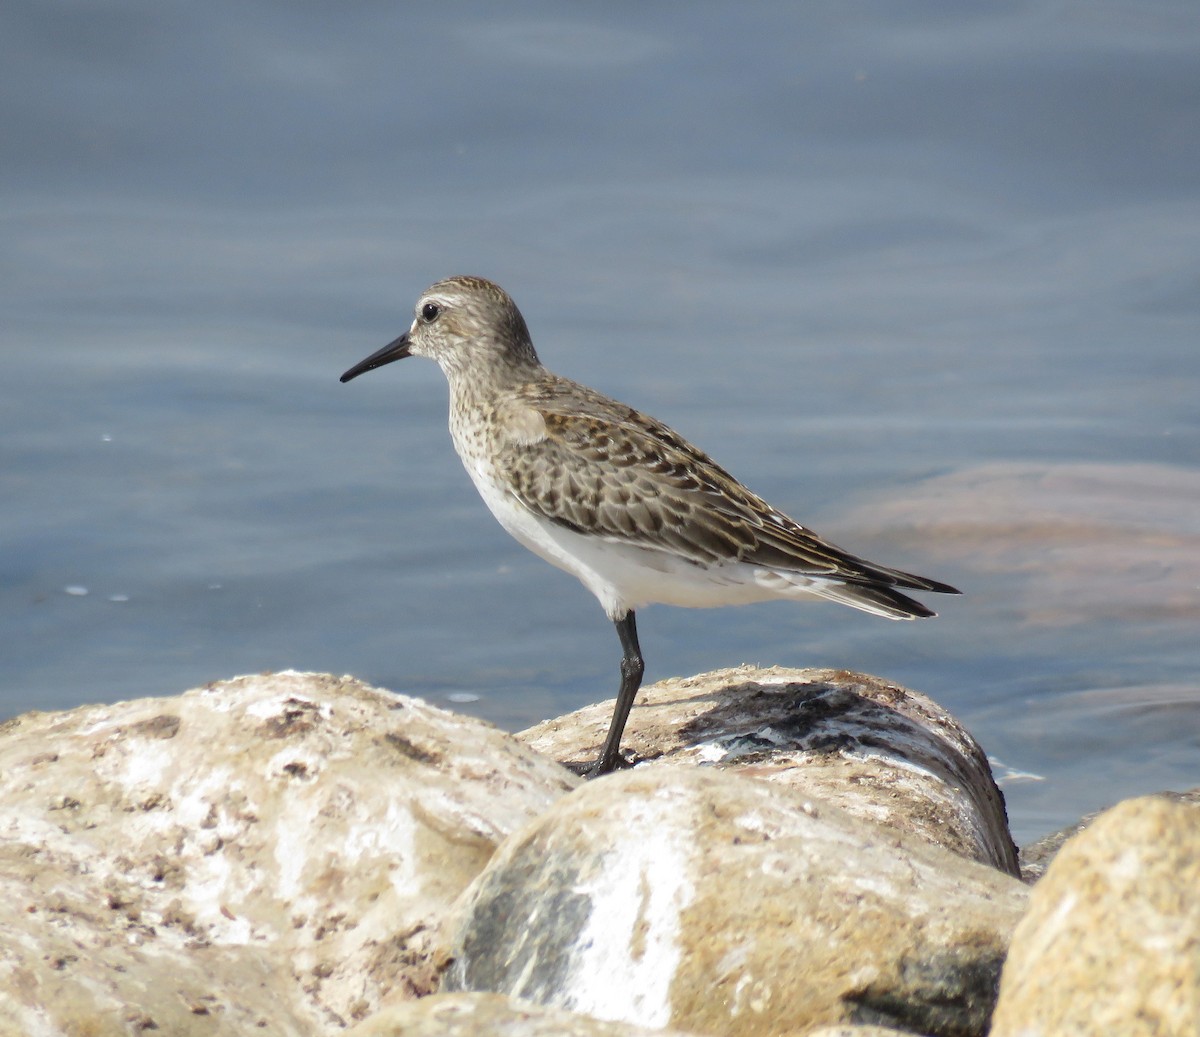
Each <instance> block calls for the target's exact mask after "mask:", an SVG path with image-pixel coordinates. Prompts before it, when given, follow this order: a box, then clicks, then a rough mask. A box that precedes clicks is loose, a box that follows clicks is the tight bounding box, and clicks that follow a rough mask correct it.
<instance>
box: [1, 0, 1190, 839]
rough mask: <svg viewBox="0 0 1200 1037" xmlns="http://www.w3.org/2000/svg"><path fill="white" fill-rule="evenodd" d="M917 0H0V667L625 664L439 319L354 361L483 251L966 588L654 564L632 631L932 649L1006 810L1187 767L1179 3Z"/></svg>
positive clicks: (669, 416)
mask: <svg viewBox="0 0 1200 1037" xmlns="http://www.w3.org/2000/svg"><path fill="white" fill-rule="evenodd" d="M902 7H903V10H900V9H899V8H898V6H897V5H895V4H890V3H851V4H837V5H830V6H828V7H825V8H821V7H817V8H813V7H812V6H811V5H792V4H783V3H775V4H760V5H754V6H753V7H751V8H749V9H747V8H745V7H734V6H733V5H728V4H688V5H684V4H679V5H654V6H652V7H643V6H641V5H618V6H614V5H611V4H576V5H571V6H569V7H563V6H562V5H557V4H518V5H516V6H515V7H508V8H505V11H504V13H503V14H502V13H500V9H498V8H496V7H495V6H494V5H488V4H458V5H453V6H452V7H449V8H447V7H445V6H442V7H439V8H437V9H436V11H434V10H433V9H431V10H430V11H429V12H428V13H426V12H422V11H417V10H412V11H408V10H402V9H400V8H396V9H392V8H391V7H390V6H388V5H374V4H363V5H340V6H333V5H329V6H320V7H317V6H316V5H306V6H304V7H297V6H296V5H293V4H286V3H269V2H259V3H250V4H230V3H217V4H207V5H192V6H190V7H188V6H182V7H181V6H177V5H161V4H151V3H140V2H137V0H130V2H125V3H115V2H114V3H96V4H90V5H87V6H85V7H78V6H71V5H61V4H59V3H57V2H56V3H37V4H34V3H28V2H27V3H20V2H18V3H12V4H8V5H6V7H5V13H4V15H3V23H4V31H3V32H2V33H0V56H2V58H3V60H2V61H0V77H3V80H4V89H3V92H2V94H0V106H2V108H0V110H2V113H3V114H2V120H0V129H2V131H3V137H2V139H3V142H4V162H3V165H2V167H0V190H2V192H3V195H2V198H3V214H4V216H3V220H4V232H3V235H2V236H0V262H2V264H3V267H2V269H3V276H2V277H0V300H2V303H3V312H4V321H3V324H2V325H0V334H2V335H3V339H2V349H3V356H2V358H3V379H2V382H0V384H2V385H3V387H4V388H3V399H4V406H3V408H2V410H0V423H2V425H0V451H2V456H3V461H2V467H0V480H2V483H0V494H2V499H3V501H4V505H3V509H2V510H0V537H2V542H0V543H2V554H0V581H2V582H0V624H2V625H0V633H2V636H3V646H2V658H0V714H3V715H11V714H15V713H18V712H21V711H23V710H27V709H35V708H36V709H58V708H65V707H70V706H74V705H77V704H80V703H84V702H95V701H111V700H117V699H121V698H128V697H132V696H141V695H162V694H171V693H175V692H179V691H182V690H185V689H186V688H189V687H192V686H195V685H196V684H198V683H201V682H204V681H208V680H213V679H219V678H224V677H229V676H233V675H235V674H238V673H244V672H248V671H256V670H262V669H277V668H283V667H296V668H301V669H314V670H331V671H334V672H344V673H353V674H356V675H358V676H361V677H363V678H365V679H367V680H370V681H373V682H375V683H378V684H381V685H384V686H387V687H391V688H393V689H395V690H398V691H405V692H410V693H415V694H420V695H423V696H426V697H428V698H430V699H431V700H433V701H435V702H439V703H442V704H452V703H453V702H455V701H456V700H460V699H462V698H464V697H466V698H471V697H473V696H478V699H477V701H473V702H471V703H469V704H467V705H463V706H460V707H458V708H464V709H468V710H470V711H472V712H475V713H478V714H479V715H482V716H485V717H487V718H489V719H492V720H494V721H495V722H497V723H499V724H501V725H503V726H505V727H509V728H513V729H516V728H520V727H522V726H525V725H527V724H529V723H532V722H534V721H537V720H539V719H542V718H543V717H546V716H550V715H554V714H556V713H559V712H563V711H566V710H569V709H572V708H575V707H577V706H580V705H582V704H584V703H587V702H591V701H595V700H596V699H598V698H601V697H608V696H610V695H611V694H612V693H613V691H614V690H615V683H616V664H617V660H618V656H619V651H618V646H617V642H616V637H615V635H614V633H613V631H612V629H611V626H610V625H609V623H608V622H607V620H606V619H605V618H604V616H603V614H602V613H601V612H600V610H599V608H598V606H597V605H596V603H595V602H594V600H592V599H591V597H590V596H589V595H588V594H587V592H586V591H584V590H583V589H582V588H581V587H580V586H579V585H578V584H577V583H575V582H574V581H573V580H571V579H570V578H569V577H566V576H564V575H563V574H561V573H559V572H557V571H556V570H553V569H551V568H550V567H548V566H546V565H545V564H544V563H542V562H541V561H539V560H538V559H536V558H534V557H533V556H531V555H527V554H525V553H524V552H523V551H522V550H521V549H520V548H519V547H517V546H516V544H515V543H513V542H510V541H509V540H508V539H507V537H506V536H505V534H504V533H503V532H502V531H501V530H500V529H499V528H498V527H497V526H495V524H494V523H493V521H492V519H491V518H490V516H488V515H487V513H486V512H485V510H484V509H483V506H482V505H481V504H480V503H479V501H478V500H477V499H476V498H475V496H474V492H473V490H472V489H471V487H470V485H469V483H468V481H467V478H466V476H465V474H464V473H463V472H462V470H461V467H460V465H459V463H458V461H457V459H456V458H455V456H454V454H453V452H452V450H451V447H450V444H449V440H448V437H447V435H446V431H445V408H446V401H445V389H444V383H443V381H442V378H441V375H440V373H439V372H438V371H437V370H436V368H435V367H433V366H432V365H429V364H426V363H423V362H420V361H416V360H414V361H409V362H406V363H404V364H400V365H396V366H393V367H389V368H387V369H386V370H384V371H381V372H377V373H374V374H372V375H371V376H369V377H367V378H364V379H362V380H360V381H356V382H354V383H353V384H351V385H348V386H343V385H339V384H338V382H337V377H338V375H339V374H340V373H341V372H342V371H343V370H344V369H345V368H347V367H348V366H350V364H352V363H353V362H355V361H357V360H359V359H360V358H361V357H363V356H365V355H366V354H367V353H369V352H371V351H373V350H374V349H376V348H377V347H379V346H380V345H382V344H383V343H384V342H386V341H388V340H389V339H390V338H392V337H393V336H394V335H396V334H397V333H398V332H399V331H400V330H402V329H403V328H404V327H405V326H406V325H407V323H408V320H409V312H410V307H411V304H412V301H413V300H414V299H415V297H416V294H417V293H418V292H419V291H420V290H421V289H422V288H423V287H425V285H426V284H428V283H429V282H431V281H433V280H435V279H437V278H439V277H441V276H444V275H446V274H450V273H459V272H467V273H479V274H483V275H485V276H489V277H492V278H494V279H495V280H497V281H499V282H500V283H502V284H504V285H505V286H506V287H507V288H508V289H509V290H510V291H511V292H512V293H513V295H514V296H515V297H516V299H517V301H518V303H519V304H520V305H521V306H522V308H523V310H524V312H525V315H526V318H527V319H528V321H529V323H530V326H531V328H532V330H533V334H534V339H535V342H536V343H537V344H538V346H539V348H540V351H541V353H542V356H543V359H544V360H545V361H546V362H547V364H548V365H549V366H551V367H552V368H554V369H556V370H559V371H561V372H562V373H564V374H568V375H571V376H573V377H576V378H579V379H580V380H583V381H585V382H588V383H590V384H593V385H595V386H597V387H598V388H601V389H604V390H605V391H608V392H610V393H612V394H614V395H617V396H619V397H621V398H623V399H626V400H627V401H628V402H631V403H633V404H635V405H637V406H640V407H643V408H644V409H646V410H649V411H651V412H652V413H654V414H655V415H657V416H658V417H660V418H662V419H664V420H666V421H668V422H670V423H671V424H673V425H674V426H675V427H676V428H678V429H679V430H680V431H681V432H683V433H684V434H685V435H687V436H688V437H689V438H691V439H693V440H694V441H695V442H697V443H699V444H700V445H701V446H703V447H705V448H706V449H708V450H709V451H710V452H711V453H713V454H714V455H715V456H716V458H717V459H718V460H719V461H721V462H722V463H723V464H725V465H726V466H727V467H729V468H731V469H732V470H733V471H734V472H735V473H736V474H738V475H739V476H740V477H741V478H742V479H743V480H744V481H746V482H747V483H749V484H750V485H751V486H752V487H754V488H755V489H757V490H758V491H759V492H761V493H763V494H764V495H765V496H767V497H768V498H769V499H771V500H772V501H773V502H774V503H776V504H778V505H779V506H780V507H782V508H784V509H785V510H787V511H790V512H792V513H793V514H794V515H796V516H797V517H798V518H800V519H801V520H802V521H805V522H807V523H808V524H810V525H812V526H814V527H815V528H817V529H818V530H819V531H821V532H822V533H824V534H826V535H827V536H830V537H832V538H833V539H834V540H836V541H838V542H840V543H842V544H843V545H844V546H847V547H850V548H852V549H854V550H856V551H859V552H860V553H863V554H866V555H867V556H868V557H871V558H874V559H877V560H879V561H881V562H885V563H889V564H892V565H897V566H902V567H905V568H912V569H915V570H916V571H918V572H922V573H926V574H927V575H930V576H933V577H936V578H938V579H943V580H947V581H950V582H952V583H955V584H957V585H959V586H961V587H962V588H963V589H964V591H966V595H965V596H964V597H963V598H962V599H954V600H946V601H944V602H942V605H943V606H944V607H943V616H942V617H941V618H939V619H938V620H936V621H935V622H932V623H921V624H891V623H886V622H883V621H881V620H876V619H873V618H872V617H868V616H865V615H861V614H858V613H854V612H851V611H850V610H846V609H838V608H834V607H833V606H820V605H812V606H797V605H791V604H787V603H772V604H766V605H762V606H753V607H747V608H742V609H725V610H717V611H705V612H699V611H683V610H672V609H666V608H660V609H653V610H647V611H645V612H644V613H643V614H641V615H640V617H639V619H640V628H641V633H642V643H643V649H644V651H645V654H646V658H647V667H648V668H647V678H648V679H658V678H662V677H666V676H672V675H678V674H691V673H695V672H698V671H701V670H705V669H710V668H713V667H718V666H725V665H731V664H735V663H740V662H743V661H748V662H760V663H763V664H773V663H780V664H787V665H797V666H804V665H817V666H840V667H848V668H854V669H862V670H867V671H871V672H874V673H878V674H881V675H884V676H886V677H888V678H891V679H894V680H897V681H899V682H902V683H905V684H907V685H909V686H911V687H914V688H918V689H920V690H923V691H925V692H927V693H929V694H931V695H933V696H934V697H935V698H937V699H938V700H939V701H941V702H942V703H944V704H945V705H946V706H947V707H949V708H950V709H951V710H953V711H954V712H955V713H957V714H958V715H959V716H960V717H961V718H962V719H963V720H964V721H965V722H966V723H967V724H968V726H970V727H971V729H972V730H973V731H974V732H975V734H976V735H977V736H978V737H979V738H980V740H981V741H982V742H983V743H984V745H985V746H986V747H987V748H988V750H989V751H990V752H991V753H993V754H994V755H995V756H996V757H997V758H998V759H1000V760H1002V761H1003V764H1004V765H1006V767H1007V768H1008V769H1009V771H1015V772H1026V773H1028V774H1032V775H1036V776H1038V778H1039V779H1040V780H1031V779H1028V778H1026V779H1024V780H1022V779H1021V777H1020V775H1019V774H1018V775H1013V776H1011V777H1010V780H1008V781H1007V782H1006V793H1007V795H1008V797H1009V804H1010V812H1011V814H1012V818H1013V822H1014V829H1015V832H1016V835H1017V837H1018V839H1019V840H1026V839H1028V838H1031V837H1034V836H1036V835H1039V834H1041V833H1043V832H1045V831H1048V830H1050V829H1052V828H1054V827H1057V826H1058V825H1060V824H1065V823H1067V822H1069V821H1072V820H1074V819H1075V818H1076V817H1077V816H1078V815H1079V814H1080V813H1082V812H1083V811H1085V810H1088V809H1093V808H1096V807H1099V806H1102V805H1104V804H1106V803H1108V802H1110V801H1112V800H1114V799H1116V798H1118V797H1120V796H1124V795H1130V794H1134V793H1138V792H1147V791H1154V790H1157V789H1160V788H1164V787H1174V788H1185V787H1190V786H1194V785H1196V784H1198V783H1200V682H1198V681H1197V678H1196V673H1197V641H1196V629H1197V619H1198V618H1200V434H1198V428H1197V411H1198V405H1197V400H1200V9H1197V7H1196V5H1195V2H1194V0H1180V2H1176V3H1166V2H1164V3H1153V2H1132V0H1130V2H1124V3H1122V2H1109V3H1066V4H1064V3H1059V2H1055V3H1050V2H1048V0H1034V2H1027V3H988V4H975V5H971V6H970V10H969V11H965V10H963V9H962V8H961V5H957V4H946V3H916V4H906V5H902ZM1009 771H1005V773H1009Z"/></svg>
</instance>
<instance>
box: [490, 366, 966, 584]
mask: <svg viewBox="0 0 1200 1037" xmlns="http://www.w3.org/2000/svg"><path fill="white" fill-rule="evenodd" d="M520 403H521V405H523V406H526V407H529V408H531V409H532V410H533V411H535V412H536V413H537V414H538V415H540V417H541V420H542V422H543V423H544V427H545V428H544V435H543V436H541V437H540V438H539V442H538V449H537V450H536V451H534V450H528V449H522V448H521V447H520V446H519V445H510V446H509V447H507V448H506V449H505V450H503V451H502V452H501V457H500V466H501V468H502V469H503V471H504V472H505V474H506V475H507V477H508V478H509V479H510V480H511V484H512V486H513V490H514V493H515V494H516V496H517V498H518V499H519V500H520V501H521V502H522V503H523V504H524V505H525V506H526V507H528V508H529V509H530V510H532V511H534V512H536V513H538V514H541V515H544V516H545V517H546V518H548V519H551V520H552V521H554V522H557V523H560V524H562V525H564V526H567V527H569V528H571V529H574V530H576V531H577V532H581V533H586V534H589V535H593V536H598V537H601V538H603V539H605V540H611V541H618V542H624V543H629V544H636V545H638V546H640V547H646V548H650V549H654V550H660V551H665V552H670V553H672V554H676V555H679V556H681V557H683V558H685V559H687V560H689V561H691V562H693V563H694V564H696V565H699V566H704V567H708V566H712V565H717V564H721V563H725V562H730V561H743V562H749V563H751V564H754V565H761V566H763V567H764V568H767V569H777V570H781V571H784V572H793V573H798V574H802V575H805V576H814V577H824V578H826V579H830V580H834V581H837V582H844V583H849V584H857V585H860V586H867V587H897V586H898V587H908V588H913V589H918V590H930V591H945V592H953V588H950V587H948V586H947V585H945V584H939V583H937V582H935V581H933V580H926V579H923V578H922V577H919V576H914V575H912V574H910V573H905V572H901V571H900V570H896V569H888V568H884V567H883V566H877V565H874V564H873V563H871V562H867V561H865V560H863V559H861V558H857V557H855V556H854V555H852V554H850V553H849V552H846V551H844V550H842V549H841V548H839V547H837V546H835V545H834V544H830V543H828V542H827V541H825V540H822V539H821V538H820V537H819V536H817V535H816V534H815V533H814V532H813V531H812V530H810V529H807V528H805V527H804V526H802V525H800V524H799V523H798V522H795V521H794V520H792V519H791V518H789V517H788V516H787V515H785V514H783V513H782V512H781V511H778V510H777V509H775V508H773V507H771V506H770V505H769V504H768V503H767V502H766V501H764V500H763V499H762V498H761V497H759V496H758V495H757V494H755V493H753V492H751V491H750V490H748V489H747V488H746V487H744V486H743V485H742V484H741V483H739V482H738V481H737V480H736V479H734V478H733V476H731V475H730V474H729V473H728V472H727V471H725V469H723V468H722V467H720V465H718V464H717V463H716V462H714V461H713V460H712V459H711V458H710V457H709V456H708V455H707V454H705V453H704V452H703V451H701V450H699V449H698V448H697V447H695V446H693V445H692V444H691V443H689V442H688V441H687V440H685V439H684V438H683V437H682V436H680V435H678V434H677V433H676V432H674V431H673V430H672V429H670V428H668V427H667V426H666V425H664V424H662V423H661V422H659V421H656V420H655V419H653V418H651V417H648V416H647V415H644V414H642V413H640V412H638V411H635V410H634V409H633V408H631V407H627V406H626V405H624V404H622V403H618V402H617V401H616V400H612V399H610V398H609V397H607V396H604V395H602V394H600V393H597V392H595V391H593V390H590V389H587V388H585V387H583V386H579V385H576V384H575V383H572V382H567V381H566V380H565V379H557V378H555V379H552V380H550V381H548V382H546V383H543V384H540V385H538V386H536V387H530V388H528V389H527V390H525V392H524V394H523V396H522V399H521V401H520Z"/></svg>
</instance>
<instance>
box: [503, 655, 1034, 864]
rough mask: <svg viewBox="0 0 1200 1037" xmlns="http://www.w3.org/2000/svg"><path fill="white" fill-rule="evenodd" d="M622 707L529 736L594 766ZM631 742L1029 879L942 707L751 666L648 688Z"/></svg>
mask: <svg viewBox="0 0 1200 1037" xmlns="http://www.w3.org/2000/svg"><path fill="white" fill-rule="evenodd" d="M612 707H613V703H612V701H609V702H602V703H599V704H597V705H594V706H588V707H586V708H584V709H581V710H577V711H576V712H574V713H569V714H567V715H566V716H563V717H558V718H557V719H554V720H547V721H545V722H544V723H541V724H538V725H537V726H536V727H532V728H530V729H529V730H527V731H522V732H521V733H520V734H519V735H518V736H517V737H518V738H521V739H523V740H524V741H525V742H526V743H528V744H529V745H530V746H532V747H533V748H534V749H537V750H538V751H539V752H542V753H545V754H546V755H548V756H552V757H553V758H555V759H557V760H561V761H564V762H568V763H570V764H573V765H575V766H578V765H580V764H582V763H584V762H588V761H590V760H591V759H592V758H594V757H595V755H596V753H597V752H598V747H599V745H600V744H601V742H602V741H603V739H604V733H605V731H606V730H607V727H608V721H609V717H610V716H611V715H612ZM623 745H624V746H625V747H626V748H627V749H629V750H631V751H632V755H633V756H634V757H635V758H636V759H639V760H644V761H647V762H648V763H650V764H654V765H657V764H681V765H690V766H694V765H696V764H698V763H703V764H711V765H714V766H717V767H721V768H729V769H733V770H737V771H740V772H742V773H744V774H747V775H749V776H751V777H755V778H760V779H764V780H768V781H773V782H777V783H779V784H785V785H792V786H795V787H796V788H797V789H799V790H801V791H803V792H806V793H808V794H811V795H814V796H820V797H821V798H822V799H825V800H828V801H830V802H832V803H835V804H836V805H837V806H840V807H841V808H842V809H844V810H846V811H848V812H849V813H851V814H854V815H856V816H858V817H863V818H867V819H869V820H872V821H877V822H879V823H881V824H885V825H889V826H891V827H893V828H895V829H897V830H898V831H901V832H907V833H909V834H911V835H915V836H918V837H920V838H922V839H924V840H926V841H927V842H930V843H932V844H934V845H936V846H941V847H942V848H944V849H947V850H950V851H952V852H954V853H958V854H961V855H962V856H964V857H968V858H970V859H971V860H976V861H979V862H981V863H983V864H990V865H992V866H993V867H996V868H999V869H1000V870H1001V871H1004V872H1006V873H1007V874H1009V875H1019V874H1020V872H1019V869H1018V867H1017V852H1016V847H1014V846H1013V841H1012V837H1011V836H1010V835H1009V831H1008V816H1007V814H1006V813H1005V809H1004V797H1003V795H1002V794H1001V793H1000V790H999V789H998V788H997V787H996V783H995V781H994V780H993V779H992V772H991V768H990V767H989V765H988V762H987V757H986V755H985V754H984V752H983V750H982V749H980V747H979V744H978V743H977V742H976V741H975V739H974V738H972V737H971V735H970V733H969V732H968V731H967V730H966V729H965V728H964V727H963V726H962V724H960V723H959V722H958V721H957V720H956V719H955V718H954V717H953V716H951V715H950V714H949V713H947V712H946V710H944V709H942V708H941V707H940V706H939V705H938V704H937V703H936V702H934V701H933V700H932V699H930V698H928V697H927V696H925V695H922V694H920V693H919V692H915V691H910V690H909V689H907V688H902V687H900V686H899V685H896V684H890V683H888V682H887V681H884V680H881V679H880V678H878V677H871V676H868V675H866V674H861V673H850V672H847V671H845V670H793V669H784V668H781V667H774V668H772V669H759V668H757V667H753V666H740V667H737V668H735V669H728V670H716V671H714V672H712V673H705V674H700V675H699V676H696V677H690V678H687V679H680V680H666V681H660V682H659V683H658V684H654V685H651V686H649V687H647V688H644V689H643V690H642V691H641V692H640V693H639V696H638V704H637V705H636V706H635V707H634V708H633V711H632V713H631V714H630V717H629V724H628V727H627V729H626V734H625V738H624V741H623Z"/></svg>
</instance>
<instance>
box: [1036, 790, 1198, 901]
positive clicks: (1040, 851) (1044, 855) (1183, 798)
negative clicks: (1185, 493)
mask: <svg viewBox="0 0 1200 1037" xmlns="http://www.w3.org/2000/svg"><path fill="white" fill-rule="evenodd" d="M1153 795H1155V796H1160V797H1162V798H1163V799H1167V800H1170V801H1172V802H1175V803H1196V804H1200V788H1196V789H1189V790H1188V791H1187V792H1155V793H1153ZM1105 809H1109V808H1105ZM1103 813H1104V811H1103V810H1097V811H1094V812H1093V813H1091V814H1087V815H1086V816H1084V817H1082V818H1080V819H1079V820H1078V821H1076V822H1075V823H1074V824H1073V825H1068V826H1067V827H1066V828H1063V829H1060V830H1059V831H1057V832H1054V833H1052V834H1051V835H1047V836H1044V837H1043V838H1041V839H1039V840H1038V841H1037V842H1035V843H1031V844H1030V845H1029V846H1022V847H1021V877H1022V878H1023V879H1024V880H1025V881H1026V882H1030V883H1032V882H1037V880H1038V879H1040V878H1041V877H1042V876H1043V875H1044V874H1046V869H1047V868H1049V867H1050V862H1051V861H1053V860H1054V858H1055V857H1056V856H1057V855H1058V851H1059V850H1061V849H1062V847H1063V844H1064V843H1066V841H1067V840H1068V839H1071V838H1073V837H1074V836H1076V835H1078V834H1079V833H1080V832H1082V831H1083V830H1084V829H1085V828H1087V827H1088V825H1090V824H1091V823H1092V822H1093V821H1095V820H1096V818H1098V817H1099V816H1100V815H1101V814H1103Z"/></svg>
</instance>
